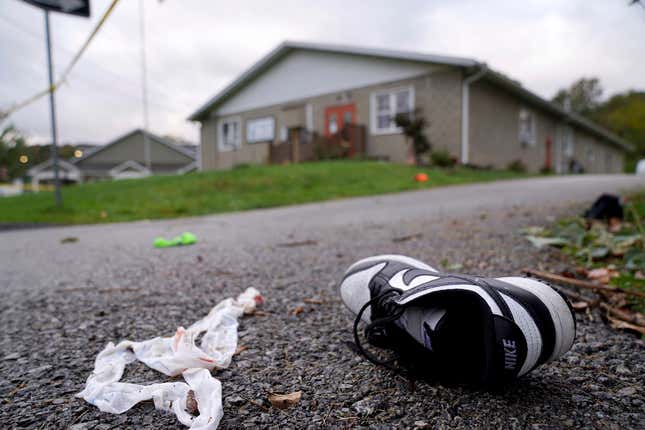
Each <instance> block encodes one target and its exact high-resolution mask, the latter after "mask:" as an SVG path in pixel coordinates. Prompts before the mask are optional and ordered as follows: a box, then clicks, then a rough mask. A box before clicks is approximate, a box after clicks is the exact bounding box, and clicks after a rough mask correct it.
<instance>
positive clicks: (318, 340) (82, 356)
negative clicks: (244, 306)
mask: <svg viewBox="0 0 645 430" xmlns="http://www.w3.org/2000/svg"><path fill="white" fill-rule="evenodd" d="M639 186H640V187H645V181H644V180H643V178H642V177H641V178H637V177H635V176H626V175H624V176H623V175H614V176H595V175H585V176H576V177H548V178H535V179H524V180H514V181H506V182H499V183H488V184H478V185H467V186H454V187H447V188H440V189H433V190H428V191H417V192H408V193H401V194H395V195H387V196H378V197H368V198H358V199H351V200H342V201H333V202H327V203H318V204H308V205H303V206H293V207H285V208H278V209H268V210H258V211H251V212H245V213H235V214H226V215H217V216H207V217H198V218H187V219H178V220H168V221H154V222H145V221H144V222H134V223H124V224H109V225H99V226H74V227H59V228H45V229H36V230H19V231H8V232H3V233H0V289H1V291H2V300H1V301H0V323H1V324H2V327H3V333H2V336H1V337H0V347H1V351H2V352H0V399H2V400H1V401H0V423H4V427H5V428H23V427H24V428H66V427H68V426H71V425H74V426H75V427H74V428H76V429H78V428H87V429H90V428H98V429H108V428H183V427H182V426H181V425H180V424H179V423H178V422H177V421H176V420H175V418H174V416H168V415H165V414H162V413H160V412H157V411H155V410H154V408H153V407H152V405H151V404H141V405H138V406H136V407H135V408H133V409H132V410H131V411H129V412H127V413H125V414H122V415H108V414H104V413H101V412H99V411H98V410H97V409H96V408H94V407H93V406H91V405H88V404H86V403H84V402H83V401H81V400H79V399H76V398H74V397H73V394H74V393H76V392H78V391H80V390H81V389H82V387H83V385H84V382H85V379H86V378H87V376H88V375H89V373H90V372H91V370H92V367H93V360H94V358H95V356H96V354H97V353H98V352H99V351H100V350H101V349H102V348H103V347H104V346H105V344H106V343H107V342H108V341H118V340H119V339H123V338H129V339H132V340H143V339H148V338H150V337H154V336H160V335H164V336H165V335H169V334H171V333H173V332H174V329H175V328H176V327H177V326H179V325H186V324H190V323H191V322H192V321H195V320H196V319H198V318H201V317H202V316H203V315H205V314H206V313H207V312H208V310H209V309H210V308H211V307H212V306H213V305H214V304H215V303H217V302H218V301H220V300H221V299H223V298H226V297H229V296H233V295H236V294H238V293H239V292H241V291H242V290H243V289H245V288H246V287H249V286H253V287H255V288H257V289H259V290H260V291H261V292H262V293H263V295H264V297H265V298H266V305H265V308H264V312H265V313H263V314H262V316H253V317H247V318H244V319H243V320H242V321H241V330H240V344H241V345H244V346H246V347H247V349H246V350H245V351H243V352H242V353H241V354H239V355H238V356H236V357H235V358H234V360H233V364H232V366H231V367H230V368H229V369H227V370H225V371H223V372H219V373H218V374H217V377H218V378H219V379H220V380H221V381H222V384H223V395H224V419H223V420H222V426H221V427H222V428H240V427H249V428H307V427H310V428H321V427H332V428H338V427H340V428H343V427H360V426H365V427H370V428H392V427H399V428H414V427H417V428H423V427H424V426H427V427H429V428H430V427H439V428H441V427H475V426H485V427H503V428H523V427H531V426H533V427H536V428H561V427H576V428H578V427H590V428H593V427H597V428H598V427H600V428H636V427H639V426H642V425H643V424H645V421H644V420H645V417H644V415H643V408H644V407H645V403H644V402H645V392H644V391H643V382H645V363H644V362H643V359H642V357H643V353H644V352H645V347H644V346H643V342H642V341H641V340H638V339H637V338H635V337H634V336H631V335H627V334H622V333H618V332H615V331H612V330H609V329H607V328H606V327H605V326H604V324H603V323H602V322H601V321H599V318H598V317H597V316H595V317H594V316H593V314H592V315H591V316H587V315H579V316H578V318H579V320H578V325H579V336H578V340H577V343H576V345H575V346H574V348H573V350H572V351H571V352H570V353H569V354H567V355H566V356H565V357H564V358H563V359H561V360H560V361H558V362H556V363H552V364H550V365H548V366H544V367H542V368H540V369H539V370H537V371H535V372H533V373H531V374H529V375H528V376H527V377H525V378H523V379H522V380H521V381H520V382H518V383H517V384H516V385H515V386H514V387H512V388H511V389H510V390H509V391H507V392H505V393H496V394H489V393H480V392H476V391H472V390H469V389H466V388H445V387H441V386H433V385H430V384H427V383H423V382H420V383H417V384H416V386H415V387H414V389H413V388H412V387H410V384H408V381H405V380H403V379H402V378H400V377H396V376H394V375H393V374H391V373H390V372H389V371H387V370H385V369H380V368H375V367H374V366H373V365H371V364H370V363H368V362H366V361H365V360H363V359H361V358H359V357H357V356H356V355H355V354H354V353H353V352H352V351H351V350H350V349H349V348H347V346H346V344H345V342H346V341H347V340H350V339H351V322H352V318H351V316H350V314H349V313H348V312H346V311H345V309H344V308H343V306H342V303H341V302H340V300H339V298H338V295H337V286H336V282H337V281H338V280H339V277H340V276H341V275H342V272H343V271H344V269H345V268H346V267H347V266H348V265H349V264H351V263H352V262H353V261H355V260H356V259H358V258H362V257H365V256H368V255H373V254H379V253H404V254H408V255H412V256H415V257H417V258H420V259H423V260H426V261H428V262H429V263H431V264H434V265H438V266H440V267H441V266H443V267H446V266H449V265H452V264H455V263H459V264H461V265H463V270H464V271H466V272H471V273H477V274H485V275H507V274H512V273H517V272H518V271H519V269H521V268H522V267H525V266H532V267H548V268H552V269H556V268H558V267H559V266H561V265H563V264H565V262H563V261H562V260H561V258H560V256H559V255H557V254H555V253H553V252H550V251H546V252H538V251H536V250H534V249H532V248H530V247H529V246H528V245H527V243H526V241H525V240H524V239H523V238H522V237H521V235H520V234H519V233H518V229H519V228H521V227H523V226H526V225H529V224H535V223H545V222H548V220H550V219H553V217H555V216H560V215H567V214H574V213H576V212H578V211H579V210H580V208H581V207H582V205H584V204H587V203H589V202H590V201H591V200H593V199H594V198H595V197H596V196H598V195H599V194H600V193H601V192H617V191H621V190H626V189H633V188H635V187H639ZM182 231H190V232H192V233H195V234H196V235H197V236H198V238H199V239H200V241H199V243H198V244H196V245H194V246H190V247H184V248H173V249H154V248H153V247H152V241H153V239H154V238H155V237H156V236H172V235H175V234H179V233H181V232H182ZM66 238H67V240H63V239H66ZM309 299H314V300H309ZM298 307H302V312H292V311H293V310H294V309H296V308H298ZM165 379H166V378H165V377H164V376H163V375H160V374H157V373H155V372H153V371H151V370H148V369H146V368H145V367H144V366H138V365H131V366H130V367H129V368H128V370H127V371H126V375H125V377H124V378H123V380H124V381H131V382H153V381H154V382H158V381H164V380H165ZM295 390H302V391H303V398H302V401H301V402H300V403H299V404H298V405H297V406H296V407H294V408H292V409H288V410H284V411H282V410H276V409H271V408H270V406H269V404H268V402H267V400H266V395H267V393H269V392H290V391H295Z"/></svg>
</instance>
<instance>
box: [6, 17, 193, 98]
mask: <svg viewBox="0 0 645 430" xmlns="http://www.w3.org/2000/svg"><path fill="white" fill-rule="evenodd" d="M0 19H2V20H3V21H5V22H7V23H8V24H9V25H11V26H12V27H14V28H15V29H17V30H19V31H21V32H23V33H24V34H26V35H28V36H30V37H32V38H33V39H34V40H40V39H41V38H42V37H43V36H42V35H39V34H37V33H36V32H33V31H30V30H28V29H27V28H25V27H24V26H22V25H20V24H18V23H17V22H15V21H13V20H12V19H10V18H9V17H7V16H4V15H0ZM56 50H57V51H63V52H65V53H67V54H68V55H70V56H71V55H74V51H72V50H70V49H68V48H66V47H64V46H60V45H56ZM85 61H86V62H88V63H89V64H91V65H92V66H93V67H95V68H96V69H98V70H100V71H102V72H104V73H106V74H107V75H110V76H111V77H112V78H113V79H114V80H118V81H119V84H123V83H124V82H125V83H127V84H129V85H131V86H132V87H133V88H135V87H136V88H137V90H138V87H139V83H138V82H135V80H134V79H133V78H131V77H129V76H127V75H123V74H119V73H117V72H115V71H114V70H111V69H108V68H105V67H104V66H103V65H101V64H99V63H97V62H95V61H93V60H91V59H89V58H86V60H85ZM79 76H80V75H75V79H77V78H79ZM149 89H150V90H151V91H152V92H153V93H154V94H155V95H156V96H159V98H163V99H166V98H169V95H170V94H169V93H167V92H166V90H164V89H161V88H160V87H155V86H154V85H153V86H151V87H150V88H149ZM133 91H134V90H133ZM153 104H156V105H157V106H160V104H159V103H153ZM181 104H182V105H184V106H185V108H186V110H190V109H193V107H194V102H192V101H189V100H186V99H183V100H181ZM167 108H168V106H166V107H165V108H164V109H165V110H167Z"/></svg>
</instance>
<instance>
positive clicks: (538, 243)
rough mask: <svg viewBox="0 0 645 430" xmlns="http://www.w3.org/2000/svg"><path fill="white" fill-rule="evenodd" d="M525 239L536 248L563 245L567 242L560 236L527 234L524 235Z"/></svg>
mask: <svg viewBox="0 0 645 430" xmlns="http://www.w3.org/2000/svg"><path fill="white" fill-rule="evenodd" d="M526 239H527V240H528V241H529V242H531V244H532V245H533V246H535V247H536V248H538V249H539V248H543V247H545V246H564V245H567V244H568V243H569V241H568V240H567V239H564V238H562V237H538V236H530V235H529V236H526Z"/></svg>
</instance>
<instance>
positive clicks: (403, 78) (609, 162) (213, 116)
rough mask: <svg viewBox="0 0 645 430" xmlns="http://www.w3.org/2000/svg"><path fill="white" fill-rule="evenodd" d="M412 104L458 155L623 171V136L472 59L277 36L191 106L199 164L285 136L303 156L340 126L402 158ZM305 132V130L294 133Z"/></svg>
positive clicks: (269, 145) (372, 148)
mask: <svg viewBox="0 0 645 430" xmlns="http://www.w3.org/2000/svg"><path fill="white" fill-rule="evenodd" d="M417 109H418V110H419V112H420V114H422V115H424V116H425V117H426V119H427V122H428V124H429V127H428V129H427V134H428V136H429V138H430V141H431V142H432V144H433V147H434V149H445V150H447V151H448V152H449V153H450V154H451V155H452V156H454V157H455V158H456V159H458V160H459V161H460V162H461V163H463V164H472V165H478V166H492V167H497V168H504V167H507V166H508V165H509V164H510V163H511V162H513V161H521V162H522V163H523V164H524V165H525V166H526V167H527V168H528V170H530V171H533V172H536V171H539V170H541V169H543V168H549V169H552V170H554V171H556V172H557V173H568V172H570V171H572V170H584V171H587V172H606V173H617V172H622V170H623V163H624V154H625V151H628V150H630V148H631V147H630V145H629V143H628V142H626V141H624V140H623V139H621V138H619V137H618V136H616V135H614V134H612V133H611V132H609V131H608V130H605V129H604V128H602V127H600V126H598V125H596V124H593V123H592V122H590V121H589V120H586V119H584V118H582V117H580V116H578V115H575V114H573V113H571V112H567V111H565V110H564V109H562V108H561V107H559V106H557V105H555V104H553V103H551V102H549V101H547V100H544V99H543V98H541V97H539V96H537V95H536V94H534V93H532V92H530V91H529V90H527V89H526V88H524V87H523V86H522V85H521V84H519V83H518V82H516V81H513V80H511V79H509V78H507V77H505V76H504V75H502V74H500V73H498V72H495V71H493V70H491V69H490V68H488V67H487V66H486V64H484V63H480V62H477V61H475V60H473V59H469V58H457V57H447V56H439V55H427V54H419V53H411V52H399V51H391V50H381V49H369V48H358V47H349V46H336V45H324V44H313V43H298V42H285V43H283V44H281V45H280V46H278V47H277V48H276V49H274V50H273V51H271V52H270V53H269V54H268V55H266V56H265V57H264V58H262V59H261V60H260V61H259V62H257V63H256V64H254V65H253V66H252V67H251V68H250V69H248V70H247V71H246V72H244V73H243V74H242V75H241V76H239V77H238V78H237V79H236V80H234V81H233V82H232V83H231V84H230V85H229V86H227V87H226V88H224V89H223V90H222V91H221V92H220V93H219V94H217V95H215V96H214V97H213V98H212V99H211V100H209V101H208V102H207V103H206V104H205V105H203V106H202V107H200V108H199V109H198V110H197V111H196V112H195V113H193V114H192V115H191V116H190V118H189V119H190V120H192V121H198V122H199V123H200V124H201V138H200V140H201V142H200V143H201V145H200V156H201V167H202V168H203V169H206V170H209V169H225V168H230V167H232V166H234V165H236V164H242V163H258V164H261V163H268V162H271V161H275V160H274V154H275V153H276V149H277V148H279V147H281V146H284V145H290V146H291V148H290V150H288V151H287V152H286V153H287V154H288V156H287V159H289V160H290V161H294V162H297V161H301V160H302V158H301V157H300V156H299V154H302V153H305V152H309V153H311V150H308V151H306V150H305V149H306V148H307V145H311V142H312V141H313V140H312V139H309V138H303V136H310V135H312V134H313V135H317V136H323V137H330V136H335V135H337V134H338V133H339V132H340V131H341V130H344V129H345V128H346V125H348V124H352V125H360V126H363V128H364V130H365V136H364V139H365V142H364V143H363V147H364V153H365V155H366V156H368V157H373V158H380V159H387V160H390V161H393V162H400V163H402V162H407V161H408V160H409V159H410V155H411V154H410V148H409V146H408V145H407V142H406V139H405V137H404V136H403V135H402V134H401V130H400V129H398V128H397V127H396V126H395V125H394V124H393V121H392V118H393V117H394V116H395V115H396V114H399V113H405V112H412V111H414V110H417ZM303 132H304V133H303Z"/></svg>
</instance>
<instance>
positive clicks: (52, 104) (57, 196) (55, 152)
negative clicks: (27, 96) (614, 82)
mask: <svg viewBox="0 0 645 430" xmlns="http://www.w3.org/2000/svg"><path fill="white" fill-rule="evenodd" d="M45 37H46V38H47V71H48V74H49V112H50V115H51V124H52V146H51V157H52V167H53V168H54V199H55V200H56V206H59V207H60V206H62V205H63V197H62V195H61V192H60V179H59V177H58V132H57V130H56V100H55V99H54V65H53V64H52V46H51V36H50V34H49V11H48V10H45Z"/></svg>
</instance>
